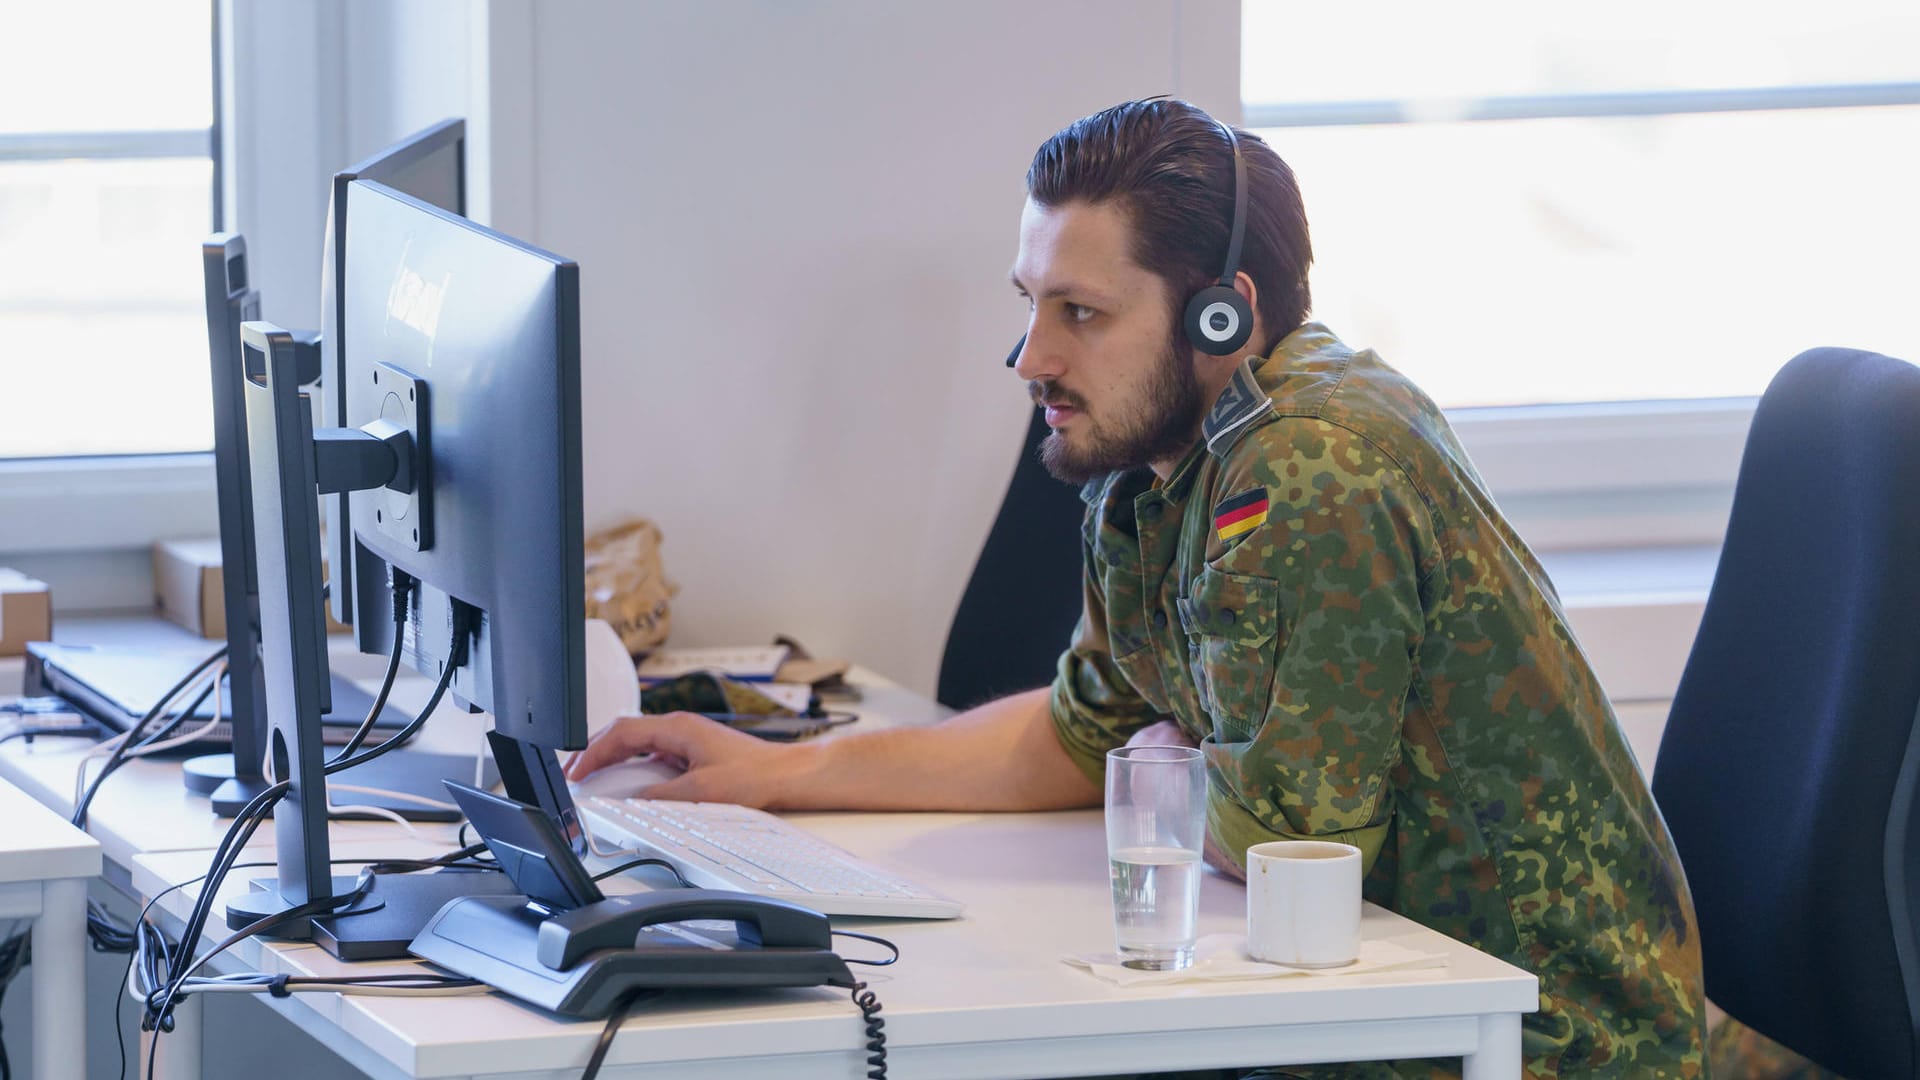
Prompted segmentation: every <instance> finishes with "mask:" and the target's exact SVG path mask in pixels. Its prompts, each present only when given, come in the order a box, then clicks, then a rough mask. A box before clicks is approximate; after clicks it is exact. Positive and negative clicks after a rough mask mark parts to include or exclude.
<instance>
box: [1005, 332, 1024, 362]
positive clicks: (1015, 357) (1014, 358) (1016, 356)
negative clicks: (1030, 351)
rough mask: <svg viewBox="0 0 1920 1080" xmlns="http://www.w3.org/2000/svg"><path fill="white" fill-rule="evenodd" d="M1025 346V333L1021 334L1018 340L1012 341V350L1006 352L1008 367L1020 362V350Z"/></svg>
mask: <svg viewBox="0 0 1920 1080" xmlns="http://www.w3.org/2000/svg"><path fill="white" fill-rule="evenodd" d="M1026 347H1027V335H1025V334H1021V335H1020V340H1019V341H1016V342H1014V343H1013V351H1012V352H1010V353H1008V354H1007V366H1008V367H1012V366H1013V365H1015V364H1017V363H1019V362H1020V350H1021V349H1024V348H1026Z"/></svg>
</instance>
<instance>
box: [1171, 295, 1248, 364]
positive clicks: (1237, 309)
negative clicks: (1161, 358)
mask: <svg viewBox="0 0 1920 1080" xmlns="http://www.w3.org/2000/svg"><path fill="white" fill-rule="evenodd" d="M1184 322H1185V325H1186V328H1187V340H1188V341H1191V342H1193V347H1194V348H1196V349H1199V350H1200V351H1201V352H1203V353H1208V354H1210V355H1213V356H1225V355H1227V354H1228V353H1231V352H1235V351H1237V350H1239V349H1240V348H1242V347H1243V346H1245V345H1246V343H1247V339H1248V338H1250V337H1252V336H1253V309H1252V308H1249V307H1248V306H1247V300H1246V297H1243V296H1241V295H1240V294H1239V293H1237V292H1235V291H1233V290H1232V289H1229V288H1227V287H1226V286H1225V285H1209V286H1208V287H1206V288H1204V289H1201V290H1200V291H1199V292H1197V293H1194V294H1193V299H1191V300H1189V301H1187V314H1186V317H1185V320H1184Z"/></svg>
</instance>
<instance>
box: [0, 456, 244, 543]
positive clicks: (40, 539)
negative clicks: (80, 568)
mask: <svg viewBox="0 0 1920 1080" xmlns="http://www.w3.org/2000/svg"><path fill="white" fill-rule="evenodd" d="M217 507H218V502H217V500H216V499H215V497H214V482H213V455H212V454H211V453H200V454H155V455H151V456H145V457H100V458H39V459H22V460H13V461H0V522H5V523H6V524H5V529H4V531H0V556H7V555H13V554H16V553H21V552H42V553H45V552H62V553H67V552H83V551H108V550H123V551H124V550H129V549H143V548H146V547H148V546H149V545H151V544H152V543H153V542H154V541H155V540H157V539H163V538H167V537H178V536H211V535H214V534H216V533H218V532H219V529H220V526H219V519H218V517H217V516H216V515H217V513H218V509H217Z"/></svg>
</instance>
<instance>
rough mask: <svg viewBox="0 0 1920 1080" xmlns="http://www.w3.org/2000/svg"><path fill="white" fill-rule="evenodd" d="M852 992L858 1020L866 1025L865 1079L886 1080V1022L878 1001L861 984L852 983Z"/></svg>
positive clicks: (872, 993)
mask: <svg viewBox="0 0 1920 1080" xmlns="http://www.w3.org/2000/svg"><path fill="white" fill-rule="evenodd" d="M888 962H889V963H891V962H892V961H888ZM852 991H853V1003H854V1005H855V1006H857V1007H858V1008H859V1010H860V1019H861V1020H863V1021H865V1022H866V1025H867V1078H868V1080H887V1031H886V1027H887V1022H886V1021H885V1020H882V1019H881V1018H880V999H879V998H878V997H876V996H875V995H874V992H873V991H871V990H869V989H867V984H866V983H863V982H856V983H854V984H853V987H852Z"/></svg>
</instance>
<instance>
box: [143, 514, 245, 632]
mask: <svg viewBox="0 0 1920 1080" xmlns="http://www.w3.org/2000/svg"><path fill="white" fill-rule="evenodd" d="M153 601H154V604H155V605H156V606H157V607H159V609H160V614H162V615H164V616H166V617H167V618H168V619H170V620H172V621H173V622H177V623H179V624H180V625H181V626H184V627H186V628H187V629H189V630H191V631H193V632H194V633H196V634H199V635H200V636H201V637H203V638H213V639H214V640H216V641H220V640H225V639H226V636H227V593H226V589H225V587H224V584H223V580H222V578H221V574H220V541H219V540H217V539H211V540H161V541H159V542H157V543H155V544H154V545H153Z"/></svg>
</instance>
